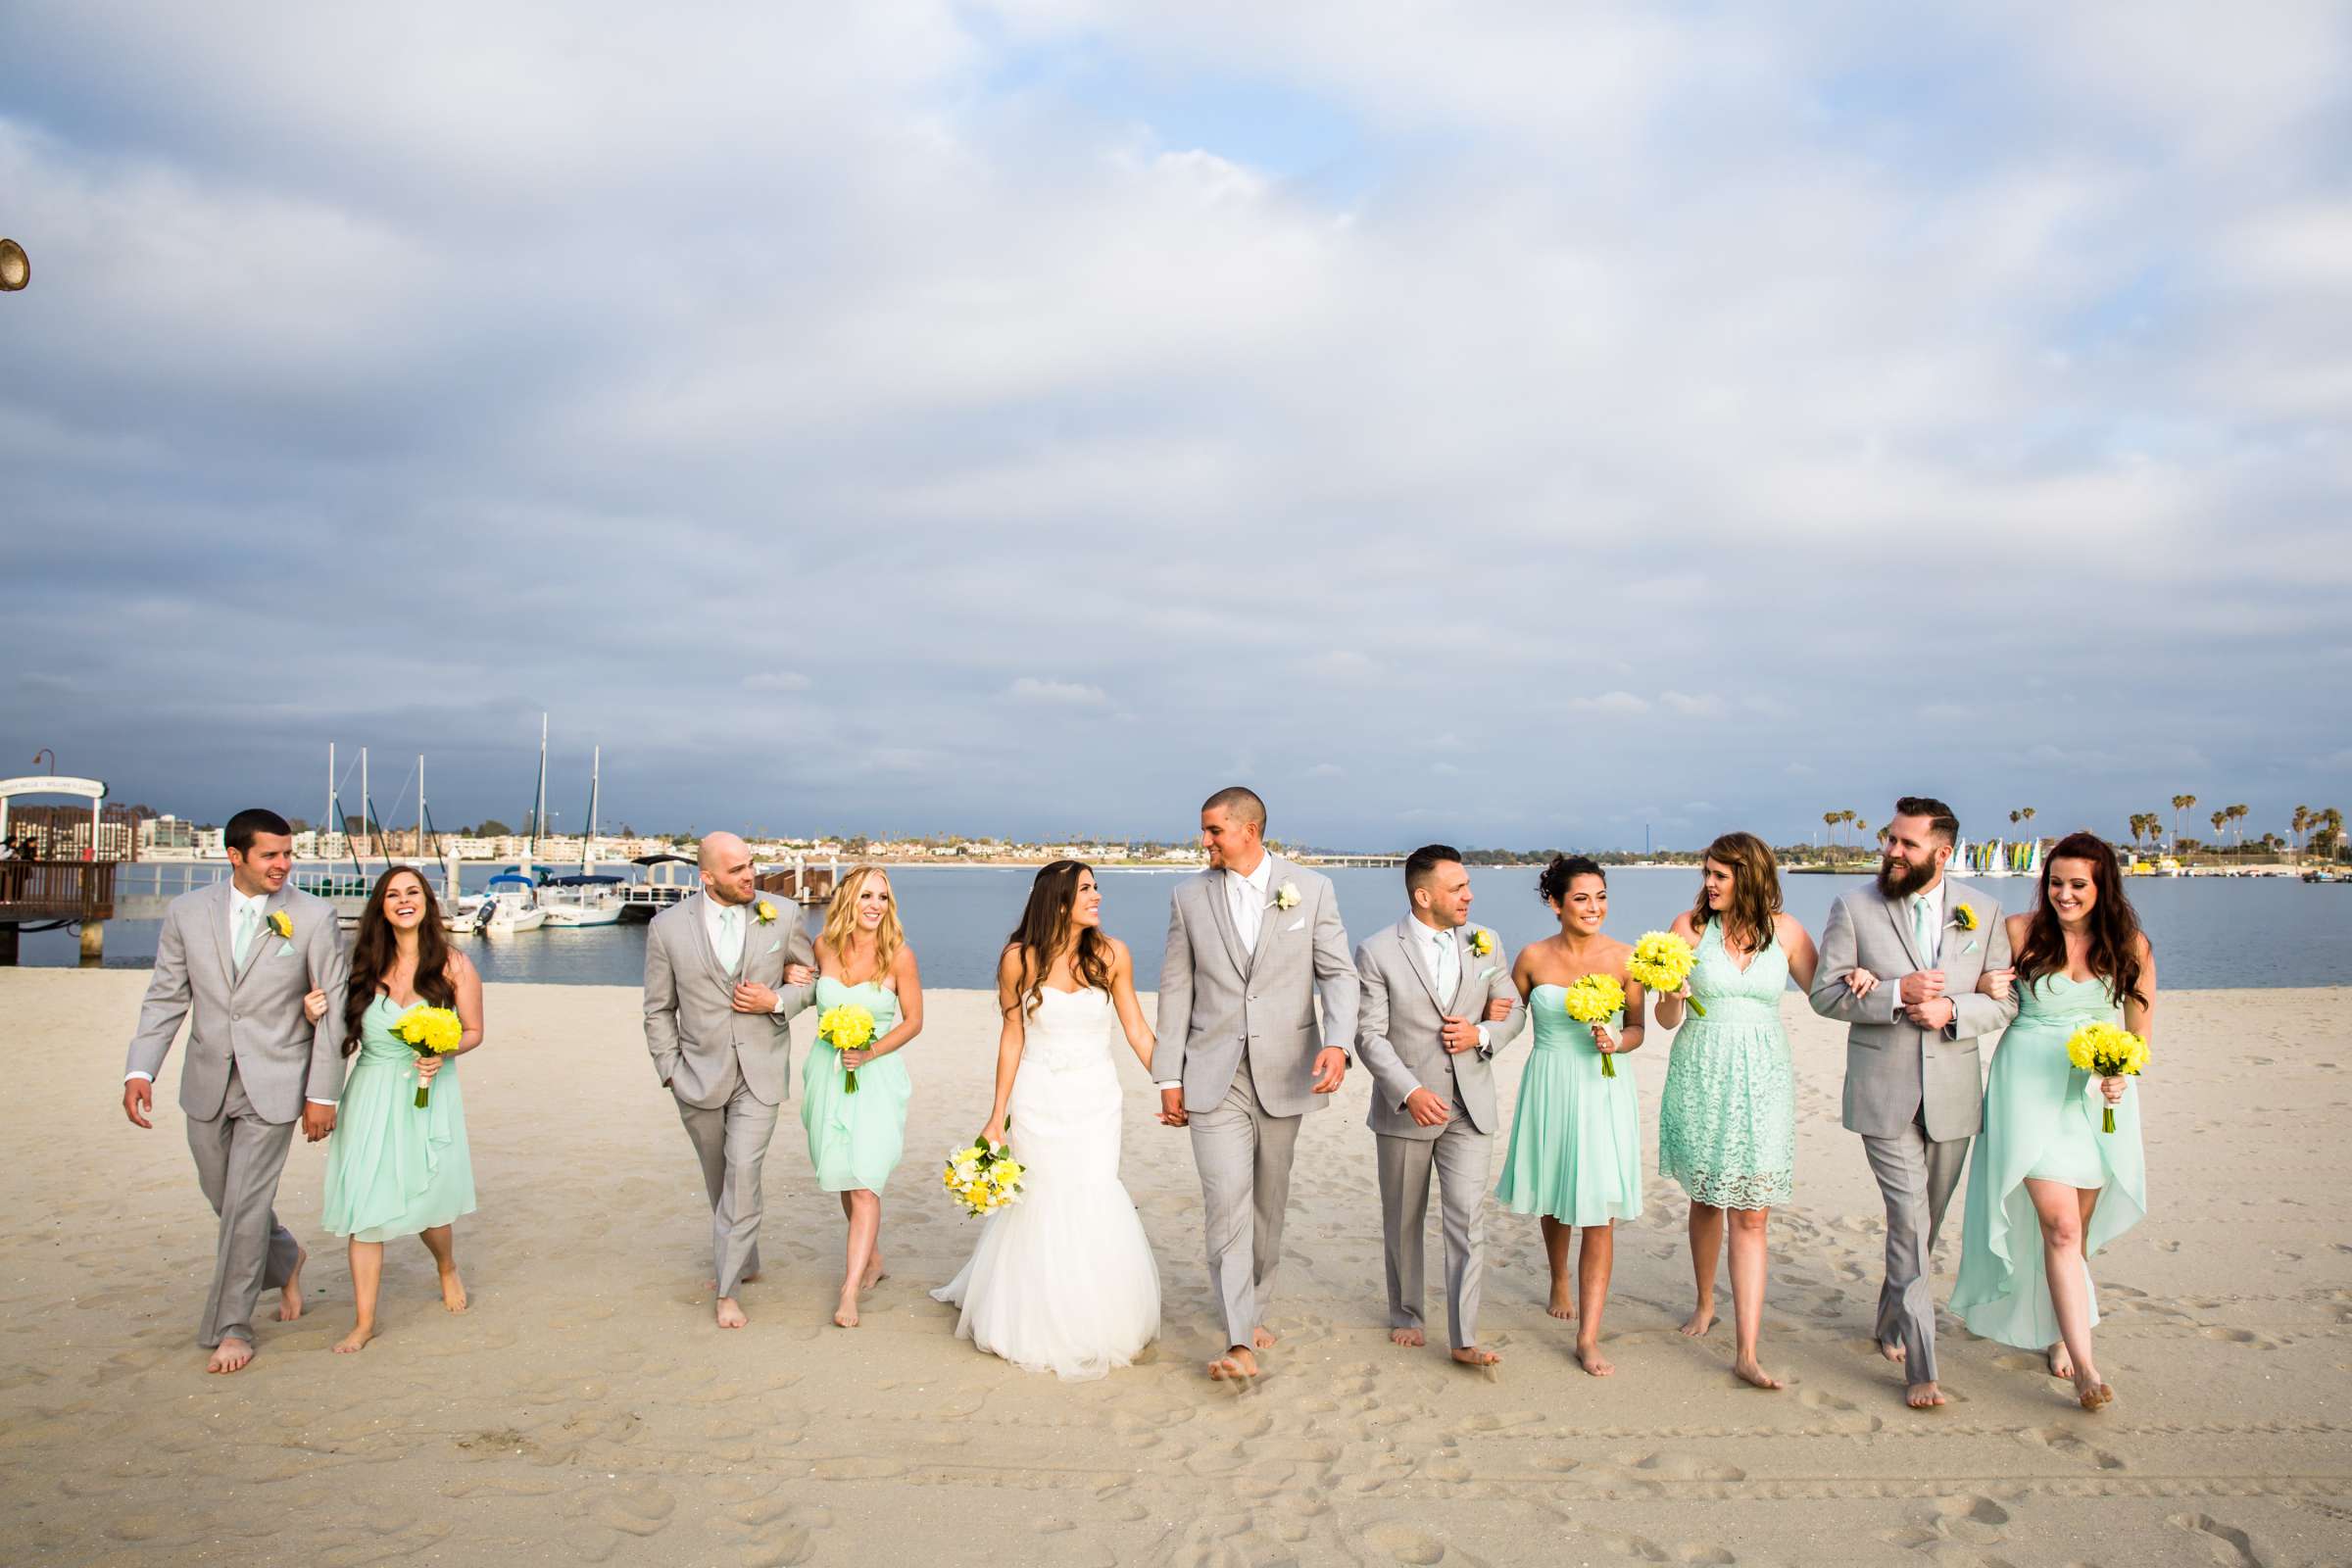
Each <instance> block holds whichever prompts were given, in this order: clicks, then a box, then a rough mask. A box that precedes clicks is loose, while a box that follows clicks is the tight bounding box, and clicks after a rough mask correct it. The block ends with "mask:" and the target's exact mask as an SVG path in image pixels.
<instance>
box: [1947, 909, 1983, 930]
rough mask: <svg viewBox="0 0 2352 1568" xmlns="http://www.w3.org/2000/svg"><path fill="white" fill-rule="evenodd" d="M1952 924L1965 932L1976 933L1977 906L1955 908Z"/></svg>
mask: <svg viewBox="0 0 2352 1568" xmlns="http://www.w3.org/2000/svg"><path fill="white" fill-rule="evenodd" d="M1952 924H1954V925H1956V926H1958V927H1959V928H1960V929H1961V930H1963V931H1974V930H1975V929H1976V928H1977V910H1976V906H1974V905H1970V904H1962V905H1958V906H1956V907H1954V908H1953V909H1952Z"/></svg>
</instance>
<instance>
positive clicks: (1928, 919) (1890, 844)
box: [1811, 795, 2017, 1409]
mask: <svg viewBox="0 0 2352 1568" xmlns="http://www.w3.org/2000/svg"><path fill="white" fill-rule="evenodd" d="M1959 836H1960V823H1959V819H1958V818H1957V817H1955V816H1954V815H1953V813H1952V809H1951V808H1950V807H1948V806H1946V805H1944V804H1943V803H1942V802H1941V801H1938V800H1935V799H1933V798H1930V797H1927V796H1911V795H1906V796H1904V797H1903V798H1902V799H1901V800H1899V801H1897V802H1895V803H1894V816H1893V819H1892V820H1891V821H1889V822H1888V823H1887V830H1886V837H1885V840H1884V851H1885V853H1884V857H1883V858H1882V859H1881V862H1880V866H1879V875H1878V880H1877V882H1876V883H1875V884H1874V885H1873V886H1871V887H1868V888H1861V889H1857V890H1856V891H1854V892H1852V893H1848V894H1846V895H1845V896H1844V897H1843V898H1841V899H1839V900H1838V902H1837V903H1836V904H1835V905H1833V906H1832V907H1831V908H1830V919H1829V924H1828V926H1827V928H1826V929H1824V930H1823V932H1822V936H1821V962H1820V965H1819V967H1818V968H1817V969H1816V970H1815V972H1814V976H1813V993H1812V999H1811V1000H1812V1003H1813V1010H1814V1011H1815V1012H1818V1013H1820V1014H1821V1015H1822V1016H1824V1017H1827V1018H1836V1019H1838V1021H1839V1022H1841V1023H1843V1024H1845V1025H1846V1047H1845V1111H1844V1120H1845V1126H1846V1128H1847V1130H1848V1131H1851V1132H1856V1133H1860V1134H1861V1135H1862V1148H1863V1152H1865V1153H1866V1154H1867V1155H1868V1156H1869V1158H1870V1168H1871V1173H1872V1174H1873V1175H1874V1176H1876V1177H1877V1178H1878V1182H1879V1195H1880V1197H1881V1198H1882V1199H1884V1200H1885V1201H1886V1205H1887V1279H1886V1283H1885V1284H1884V1285H1883V1286H1882V1287H1881V1288H1880V1291H1879V1312H1878V1326H1877V1336H1878V1341H1879V1348H1880V1351H1881V1353H1883V1354H1884V1355H1885V1356H1886V1357H1887V1360H1889V1361H1892V1362H1894V1363H1895V1364H1896V1365H1898V1366H1900V1367H1902V1368H1903V1369H1904V1378H1905V1380H1906V1383H1907V1385H1908V1386H1907V1387H1906V1389H1905V1391H1904V1400H1905V1402H1906V1403H1908V1404H1910V1405H1911V1406H1912V1407H1913V1408H1914V1409H1926V1408H1929V1407H1930V1406H1933V1405H1938V1404H1942V1403H1943V1402H1944V1396H1943V1393H1942V1391H1941V1390H1940V1389H1939V1388H1938V1387H1937V1385H1936V1294H1935V1281H1934V1278H1933V1276H1932V1274H1931V1273H1930V1264H1931V1254H1932V1253H1933V1252H1934V1251H1935V1249H1936V1233H1937V1232H1938V1231H1939V1230H1940V1229H1941V1228H1942V1225H1943V1215H1944V1210H1945V1209H1946V1208H1947V1207H1949V1206H1950V1204H1951V1200H1952V1193H1953V1191H1954V1190H1955V1189H1956V1188H1958V1186H1959V1185H1960V1173H1961V1171H1962V1169H1963V1167H1964V1166H1965V1165H1966V1164H1967V1160H1968V1144H1969V1140H1970V1139H1971V1138H1973V1137H1975V1136H1976V1132H1977V1128H1978V1127H1979V1125H1980V1124H1981V1123H1982V1121H1983V1118H1984V1106H1985V1075H1984V1070H1983V1067H1982V1065H1981V1063H1980V1061H1979V1057H1978V1051H1977V1041H1978V1038H1979V1037H1980V1036H1984V1035H1991V1034H1997V1033H1999V1032H2000V1031H2001V1030H2002V1029H2004V1028H2006V1027H2007V1026H2008V1023H2009V1020H2010V1019H2011V1018H2013V1017H2015V1016H2016V1014H2017V1002H2016V1000H2015V998H2014V996H2012V997H2010V998H2008V999H2003V1000H1995V999H1994V998H1991V997H1986V996H1980V995H1978V994H1977V989H1976V987H1977V980H1978V978H1979V977H1980V976H1982V975H1983V974H1984V972H1985V970H1986V969H2005V968H2007V967H2009V933H2008V929H2007V927H2005V926H2004V925H2003V924H2002V921H2001V907H2000V905H1999V903H1997V902H1996V901H1995V900H1994V899H1992V898H1991V896H1989V895H1988V894H1985V893H1982V892H1979V891H1977V890H1976V889H1973V888H1966V887H1962V886H1960V885H1958V884H1956V883H1952V882H1947V881H1946V880H1945V879H1944V875H1943V869H1944V865H1945V863H1946V862H1948V861H1949V860H1950V859H1951V858H1952V854H1953V852H1954V850H1955V849H1956V848H1957V847H1958V842H1959ZM1857 969H1864V970H1868V971H1869V972H1870V974H1871V975H1872V976H1873V977H1875V981H1876V984H1875V986H1873V985H1863V986H1861V988H1860V990H1859V991H1857V989H1856V988H1855V986H1854V985H1849V984H1848V978H1849V976H1851V975H1852V974H1853V972H1854V971H1855V970H1857Z"/></svg>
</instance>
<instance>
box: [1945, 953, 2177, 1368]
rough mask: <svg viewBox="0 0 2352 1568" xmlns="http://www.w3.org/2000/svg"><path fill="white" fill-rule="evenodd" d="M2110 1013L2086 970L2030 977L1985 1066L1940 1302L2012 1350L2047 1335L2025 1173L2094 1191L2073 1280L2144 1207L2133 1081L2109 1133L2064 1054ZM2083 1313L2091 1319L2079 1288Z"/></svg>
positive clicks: (2044, 1284) (2036, 1227)
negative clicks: (1963, 1213) (1947, 1296)
mask: <svg viewBox="0 0 2352 1568" xmlns="http://www.w3.org/2000/svg"><path fill="white" fill-rule="evenodd" d="M2102 1021H2103V1022H2107V1023H2117V1022H2120V1021H2121V1017H2120V1013H2119V1009H2118V1008H2117V1007H2116V1005H2115V1004H2114V1002H2113V1001H2111V1000H2110V999H2109V998H2108V995H2107V983H2106V982H2105V981H2104V980H2099V979H2096V978H2093V979H2089V980H2070V979H2068V978H2067V977H2066V976H2065V975H2063V974H2053V975H2042V976H2040V977H2039V978H2037V979H2036V980H2035V981H2034V984H2033V985H2032V986H2030V987H2028V988H2027V989H2026V990H2025V991H2024V992H2023V993H2021V994H2020V995H2019V997H2018V1001H2017V1017H2016V1019H2015V1021H2013V1022H2012V1023H2011V1024H2010V1025H2009V1027H2008V1029H2007V1030H2006V1031H2005V1032H2003V1034H2002V1035H2001V1044H2000V1049H1999V1050H1997V1051H1995V1052H1994V1053H1993V1055H1992V1068H1991V1070H1990V1071H1989V1072H1988V1073H1986V1075H1985V1130H1984V1131H1983V1132H1981V1133H1979V1134H1978V1135H1977V1142H1976V1147H1975V1148H1973V1149H1971V1150H1970V1151H1969V1157H1968V1215H1967V1219H1966V1221H1965V1223H1964V1224H1963V1226H1962V1228H1961V1233H1960V1278H1959V1281H1958V1282H1957V1283H1956V1284H1955V1285H1954V1286H1953V1287H1952V1311H1953V1313H1954V1314H1955V1315H1956V1316H1958V1317H1959V1319H1960V1320H1961V1321H1962V1322H1964V1323H1966V1324H1967V1325H1968V1331H1969V1332H1970V1333H1971V1334H1975V1335H1978V1336H1980V1337H1981V1338H1984V1339H1987V1340H1998V1341H1999V1342H2000V1343H2001V1344H2003V1345H2014V1346H2016V1347H2018V1348H2020V1349H2028V1350H2038V1349H2040V1348H2043V1347H2044V1346H2048V1345H2053V1344H2056V1343H2057V1340H2058V1314H2057V1311H2056V1309H2055V1308H2053V1307H2052V1306H2051V1305H2050V1282H2049V1276H2048V1275H2047V1274H2046V1273H2044V1272H2043V1268H2042V1253H2041V1220H2040V1217H2039V1216H2038V1215H2036V1214H2035V1213H2034V1200H2033V1197H2032V1196H2031V1195H2030V1194H2029V1193H2027V1191H2026V1180H2027V1178H2028V1177H2032V1178H2033V1179H2034V1180H2035V1181H2048V1182H2058V1183H2061V1184H2063V1185H2065V1186H2068V1187H2074V1188H2079V1189H2085V1190H2087V1189H2091V1188H2096V1189H2098V1190H2099V1201H2098V1206H2097V1207H2096V1208H2094V1209H2092V1210H2091V1215H2090V1225H2089V1228H2088V1229H2087V1230H2086V1231H2085V1232H2084V1233H2083V1237H2082V1258H2083V1264H2082V1277H2083V1283H2084V1284H2085V1285H2088V1284H2089V1282H2090V1256H2091V1254H2092V1253H2094V1252H2096V1251H2097V1250H2099V1249H2100V1248H2102V1247H2104V1246H2106V1245H2107V1244H2108V1243H2109V1242H2112V1241H2114V1240H2115V1239H2116V1238H2117V1237H2119V1236H2121V1235H2123V1234H2124V1232H2126V1231H2128V1230H2130V1229H2131V1227H2132V1226H2134V1225H2136V1224H2138V1223H2139V1222H2140V1221H2141V1220H2142V1219H2144V1218H2145V1217H2146V1216H2147V1212H2148V1166H2147V1159H2146V1157H2145V1155H2144V1153H2143V1152H2142V1151H2141V1148H2140V1141H2139V1086H2138V1085H2137V1084H2135V1083H2133V1082H2132V1081H2131V1079H2129V1078H2127V1079H2125V1080H2124V1098H2123V1103H2121V1104H2119V1105H2117V1106H2116V1107H2115V1131H2114V1132H2111V1133H2109V1132H2101V1131H2100V1130H2099V1128H2100V1124H2101V1123H2102V1121H2103V1120H2104V1119H2105V1118H2104V1117H2102V1116H2101V1115H2100V1112H2101V1111H2103V1110H2105V1109H2106V1107H2107V1102H2106V1100H2105V1098H2104V1097H2100V1096H2096V1095H2095V1094H2094V1092H2093V1091H2092V1089H2091V1084H2090V1074H2088V1073H2086V1072H2083V1071H2082V1070H2080V1069H2079V1068H2077V1067H2076V1066H2075V1064H2074V1062H2073V1061H2072V1060H2071V1059H2069V1058H2068V1056H2067V1054H2066V1042H2067V1038H2068V1037H2069V1036H2071V1035H2072V1034H2073V1033H2074V1032H2075V1031H2076V1030H2077V1029H2080V1028H2081V1027H2082V1025H2084V1024H2086V1023H2097V1022H2102ZM2090 1302H2091V1307H2090V1320H2091V1321H2092V1322H2093V1323H2096V1322H2097V1321H2098V1320H2099V1308H2098V1293H2097V1291H2096V1290H2093V1291H2092V1292H2091V1297H2090Z"/></svg>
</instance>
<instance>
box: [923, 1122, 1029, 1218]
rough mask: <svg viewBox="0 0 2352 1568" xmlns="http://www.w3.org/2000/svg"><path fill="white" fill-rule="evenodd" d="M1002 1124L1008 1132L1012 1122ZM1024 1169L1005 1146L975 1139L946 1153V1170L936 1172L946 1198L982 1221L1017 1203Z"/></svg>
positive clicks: (1019, 1199) (982, 1139)
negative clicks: (954, 1201) (945, 1192)
mask: <svg viewBox="0 0 2352 1568" xmlns="http://www.w3.org/2000/svg"><path fill="white" fill-rule="evenodd" d="M1011 1126H1012V1123H1011V1122H1010V1121H1007V1122H1005V1127H1006V1129H1007V1130H1009V1129H1010V1128H1011ZM1026 1169H1027V1167H1025V1166H1024V1165H1022V1164H1021V1162H1020V1161H1019V1160H1017V1159H1014V1158H1013V1157H1012V1152H1011V1150H1010V1149H1009V1148H1007V1147H1006V1146H1005V1145H1004V1144H992V1143H990V1142H989V1141H988V1140H987V1139H986V1138H975V1139H973V1140H972V1141H971V1142H970V1143H969V1144H967V1145H965V1146H964V1147H963V1148H961V1149H957V1150H954V1151H951V1152H949V1154H948V1168H947V1169H946V1170H944V1171H942V1172H941V1173H940V1178H939V1181H940V1185H941V1186H942V1187H945V1188H946V1189H947V1190H948V1196H949V1197H950V1198H953V1199H955V1200H956V1202H958V1203H960V1204H962V1205H963V1211H964V1212H965V1213H967V1214H970V1215H973V1216H974V1217H976V1218H981V1219H985V1218H987V1217H988V1216H989V1215H991V1214H994V1213H995V1212H996V1211H997V1210H998V1209H1001V1208H1004V1207H1005V1206H1006V1205H1008V1204H1011V1203H1017V1202H1019V1201H1021V1176H1022V1175H1023V1173H1024V1172H1025V1170H1026Z"/></svg>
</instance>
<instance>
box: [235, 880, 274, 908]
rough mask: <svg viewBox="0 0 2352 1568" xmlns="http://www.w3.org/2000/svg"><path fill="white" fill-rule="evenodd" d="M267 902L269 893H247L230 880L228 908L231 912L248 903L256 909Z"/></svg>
mask: <svg viewBox="0 0 2352 1568" xmlns="http://www.w3.org/2000/svg"><path fill="white" fill-rule="evenodd" d="M269 902H270V895H269V894H267V893H247V892H246V891H245V890H244V889H243V888H241V887H239V886H237V885H236V884H235V883H234V882H231V883H230V884H229V885H228V908H229V912H230V913H231V914H234V913H235V912H236V911H237V910H239V909H241V908H243V907H245V906H246V905H248V904H250V905H252V906H253V907H255V908H257V909H258V908H260V907H262V906H263V905H265V904H268V903H269Z"/></svg>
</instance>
